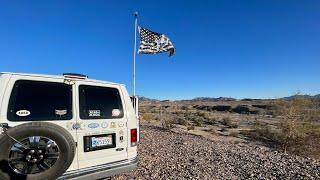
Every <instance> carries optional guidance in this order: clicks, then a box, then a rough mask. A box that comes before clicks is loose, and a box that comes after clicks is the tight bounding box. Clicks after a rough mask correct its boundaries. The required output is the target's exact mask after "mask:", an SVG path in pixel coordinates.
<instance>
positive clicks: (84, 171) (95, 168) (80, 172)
mask: <svg viewBox="0 0 320 180" xmlns="http://www.w3.org/2000/svg"><path fill="white" fill-rule="evenodd" d="M138 159H139V158H138V156H136V157H134V158H131V159H126V160H122V161H116V162H112V163H106V164H102V165H97V166H92V167H88V168H83V169H78V170H73V171H69V172H66V173H64V174H63V175H62V176H61V177H59V178H58V179H59V180H60V179H71V178H76V177H79V176H84V175H88V174H91V173H95V172H98V171H104V170H108V169H113V168H117V167H122V166H126V165H132V164H136V163H138Z"/></svg>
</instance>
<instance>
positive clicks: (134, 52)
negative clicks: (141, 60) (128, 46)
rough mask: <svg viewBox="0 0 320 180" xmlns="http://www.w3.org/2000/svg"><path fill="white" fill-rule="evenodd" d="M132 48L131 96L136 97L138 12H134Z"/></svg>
mask: <svg viewBox="0 0 320 180" xmlns="http://www.w3.org/2000/svg"><path fill="white" fill-rule="evenodd" d="M134 18H135V22H134V48H133V96H134V97H135V96H136V54H137V28H138V12H137V11H136V12H134Z"/></svg>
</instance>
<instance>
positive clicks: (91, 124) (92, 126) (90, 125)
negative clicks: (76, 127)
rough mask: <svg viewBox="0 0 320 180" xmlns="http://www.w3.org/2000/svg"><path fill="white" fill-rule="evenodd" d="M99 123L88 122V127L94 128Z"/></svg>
mask: <svg viewBox="0 0 320 180" xmlns="http://www.w3.org/2000/svg"><path fill="white" fill-rule="evenodd" d="M99 126H100V125H99V124H98V123H90V124H88V127H89V128H91V129H94V128H98V127H99Z"/></svg>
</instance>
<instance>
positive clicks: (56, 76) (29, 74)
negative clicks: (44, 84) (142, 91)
mask: <svg viewBox="0 0 320 180" xmlns="http://www.w3.org/2000/svg"><path fill="white" fill-rule="evenodd" d="M0 74H11V75H21V76H32V77H46V78H55V79H66V77H64V76H63V75H48V74H33V73H15V72H0ZM77 80H79V79H77ZM79 81H87V82H97V83H104V84H114V85H124V84H121V83H115V82H110V81H101V80H96V79H89V78H86V79H80V80H79Z"/></svg>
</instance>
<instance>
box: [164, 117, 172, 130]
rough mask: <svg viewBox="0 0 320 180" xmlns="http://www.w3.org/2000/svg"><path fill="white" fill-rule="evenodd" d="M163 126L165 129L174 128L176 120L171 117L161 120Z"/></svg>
mask: <svg viewBox="0 0 320 180" xmlns="http://www.w3.org/2000/svg"><path fill="white" fill-rule="evenodd" d="M161 125H162V128H163V129H165V130H170V129H172V128H174V127H175V126H174V122H173V121H172V120H171V119H164V120H162V121H161Z"/></svg>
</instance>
